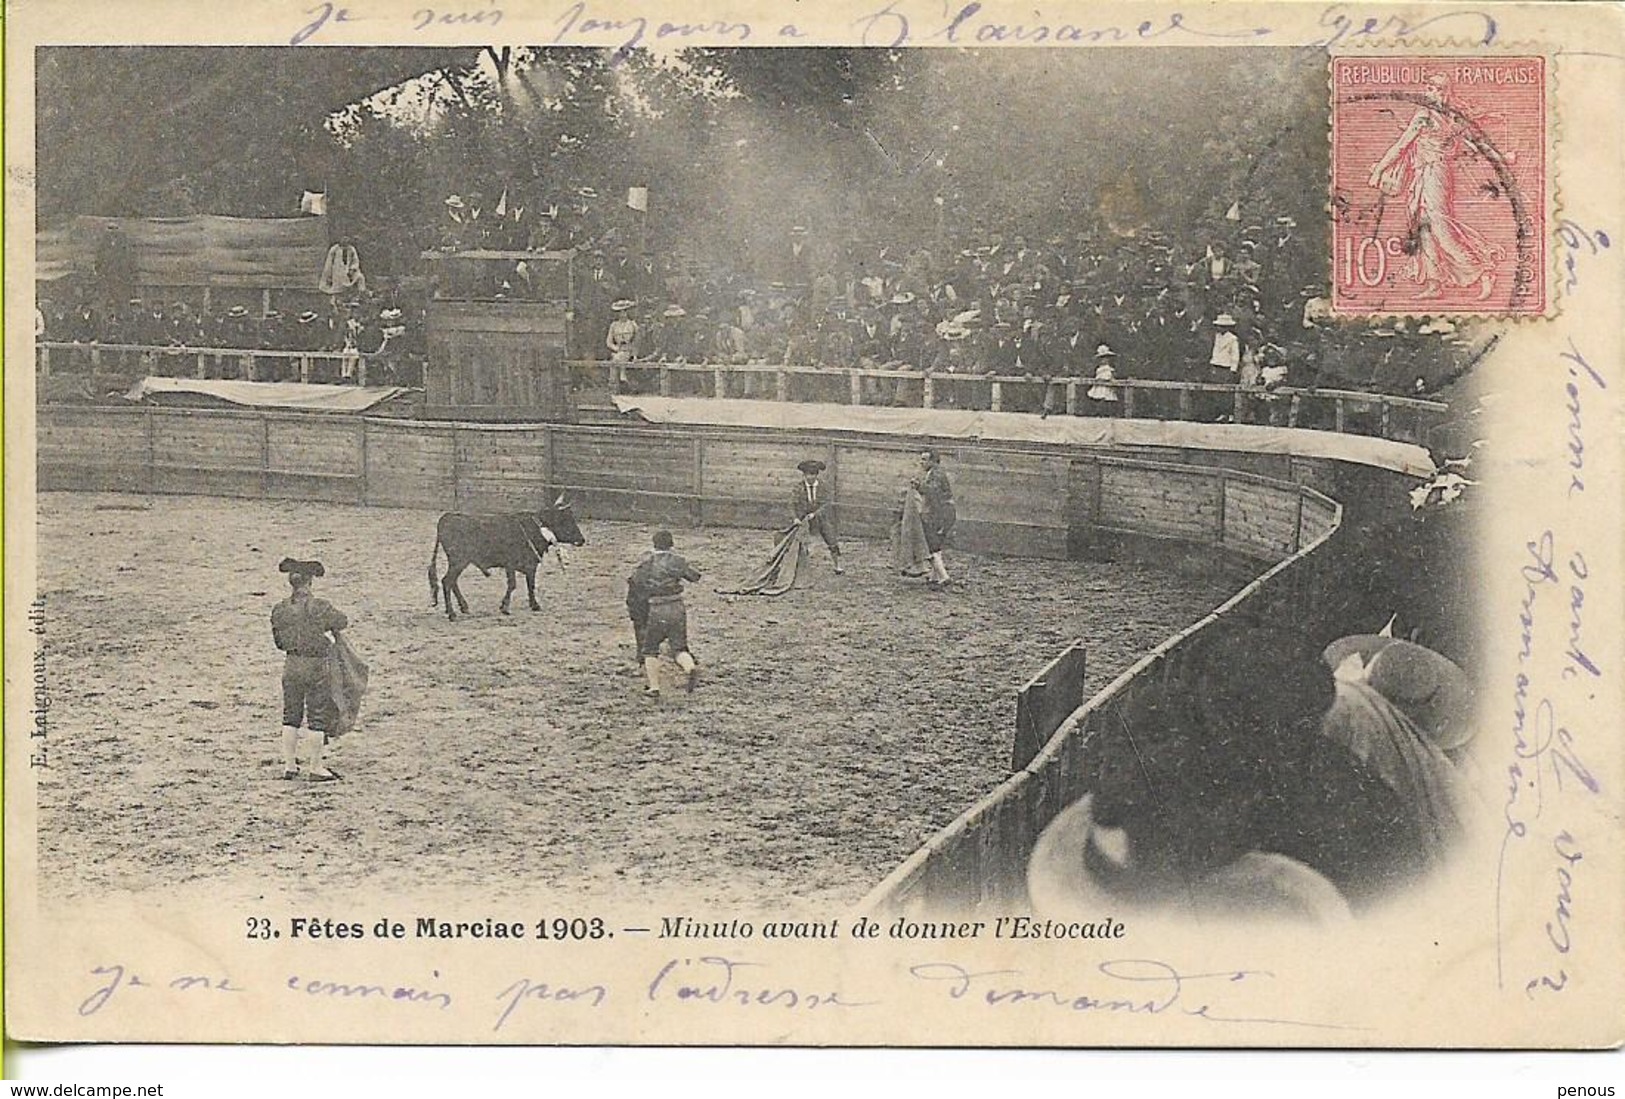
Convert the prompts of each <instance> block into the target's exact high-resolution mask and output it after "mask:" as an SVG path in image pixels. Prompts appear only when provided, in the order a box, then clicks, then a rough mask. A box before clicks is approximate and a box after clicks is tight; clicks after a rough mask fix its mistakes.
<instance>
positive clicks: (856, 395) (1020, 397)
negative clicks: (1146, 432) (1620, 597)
mask: <svg viewBox="0 0 1625 1099" xmlns="http://www.w3.org/2000/svg"><path fill="white" fill-rule="evenodd" d="M570 368H571V371H572V374H573V382H574V384H575V386H576V387H577V389H579V390H582V391H599V392H604V391H607V392H609V393H613V394H622V395H626V394H630V395H659V396H662V397H710V398H718V399H726V398H743V399H754V400H769V401H799V402H817V403H834V404H847V405H870V406H880V407H893V408H897V407H901V408H958V409H975V410H981V411H991V412H1032V413H1039V414H1050V415H1067V416H1116V417H1124V418H1133V417H1136V416H1138V417H1143V418H1150V419H1159V420H1199V421H1204V422H1208V423H1211V422H1214V421H1216V420H1220V419H1228V420H1230V421H1233V422H1235V423H1264V424H1273V425H1276V426H1281V427H1308V428H1318V429H1321V430H1327V431H1341V432H1352V433H1355V434H1361V435H1375V436H1378V437H1380V438H1384V439H1396V440H1399V441H1401V442H1412V443H1421V444H1423V445H1425V444H1426V442H1427V435H1428V432H1429V431H1430V430H1431V429H1432V428H1433V427H1434V426H1436V425H1437V424H1439V423H1440V422H1442V421H1443V419H1444V417H1445V414H1446V413H1447V412H1448V411H1449V406H1448V405H1446V404H1443V403H1442V402H1439V401H1428V400H1422V399H1419V398H1416V397H1401V396H1394V395H1390V394H1386V393H1366V392H1361V391H1358V390H1349V389H1323V388H1318V387H1300V386H1282V387H1279V388H1276V389H1273V390H1269V389H1264V388H1261V387H1257V386H1242V385H1227V384H1223V383H1217V382H1173V381H1149V380H1138V379H1122V380H1115V381H1095V380H1094V379H1092V378H1073V377H1052V378H1047V379H1046V378H1040V377H1035V376H1029V375H1005V374H957V373H955V374H942V373H925V372H921V371H917V370H858V369H850V370H847V369H835V368H830V367H816V366H783V365H766V364H747V365H706V364H697V363H669V362H628V363H611V362H602V361H590V362H589V361H576V362H572V363H571V364H570ZM1097 387H1098V389H1104V390H1109V391H1110V392H1111V393H1112V394H1114V395H1115V397H1116V399H1115V400H1096V399H1093V398H1091V397H1089V396H1088V391H1089V390H1090V389H1096V388H1097ZM1098 389H1097V391H1098Z"/></svg>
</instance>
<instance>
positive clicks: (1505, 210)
mask: <svg viewBox="0 0 1625 1099" xmlns="http://www.w3.org/2000/svg"><path fill="white" fill-rule="evenodd" d="M1548 75H1549V69H1548V61H1547V59H1546V58H1544V57H1540V56H1530V57H1471V56H1464V57H1455V56H1416V55H1400V56H1389V57H1382V56H1360V57H1336V58H1333V60H1332V263H1331V275H1332V307H1333V310H1334V311H1335V312H1337V313H1341V314H1344V315H1369V314H1432V315H1437V314H1455V315H1474V314H1477V315H1496V316H1508V315H1512V316H1517V315H1533V316H1539V315H1542V314H1544V313H1545V312H1546V309H1547V306H1548V304H1549V303H1550V294H1549V287H1548V271H1547V269H1548V266H1549V264H1548V263H1547V254H1546V247H1547V246H1546V237H1547V231H1548V227H1547V224H1546V221H1547V217H1548V214H1547V203H1546V194H1547V191H1546V188H1547V186H1548V183H1549V180H1548V175H1547V171H1548V169H1547V162H1546V137H1547V134H1546V118H1547V114H1546V95H1547V79H1548Z"/></svg>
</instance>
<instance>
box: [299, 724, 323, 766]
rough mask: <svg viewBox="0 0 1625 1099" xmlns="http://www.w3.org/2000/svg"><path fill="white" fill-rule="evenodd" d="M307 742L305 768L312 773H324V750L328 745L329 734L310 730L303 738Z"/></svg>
mask: <svg viewBox="0 0 1625 1099" xmlns="http://www.w3.org/2000/svg"><path fill="white" fill-rule="evenodd" d="M301 739H302V740H303V741H304V742H305V770H306V771H307V772H308V773H310V774H312V775H320V774H322V773H323V772H324V771H325V770H326V768H324V767H323V766H322V750H323V749H324V748H326V747H327V734H326V733H317V732H310V733H306V734H304V736H303V737H302V738H301Z"/></svg>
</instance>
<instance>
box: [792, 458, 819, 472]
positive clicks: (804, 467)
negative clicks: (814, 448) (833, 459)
mask: <svg viewBox="0 0 1625 1099" xmlns="http://www.w3.org/2000/svg"><path fill="white" fill-rule="evenodd" d="M796 468H797V469H799V470H800V471H801V472H803V473H807V474H819V473H822V472H824V468H825V466H824V463H823V462H820V461H819V460H818V459H816V458H808V459H807V460H806V461H805V462H800V463H798V464H797V465H796Z"/></svg>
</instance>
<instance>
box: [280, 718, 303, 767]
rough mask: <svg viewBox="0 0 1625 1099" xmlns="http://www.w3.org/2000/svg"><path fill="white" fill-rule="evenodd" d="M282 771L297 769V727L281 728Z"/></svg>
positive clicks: (287, 726) (286, 726) (285, 726)
mask: <svg viewBox="0 0 1625 1099" xmlns="http://www.w3.org/2000/svg"><path fill="white" fill-rule="evenodd" d="M282 769H283V770H284V771H295V770H298V769H299V727H298V726H297V725H284V726H282Z"/></svg>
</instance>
